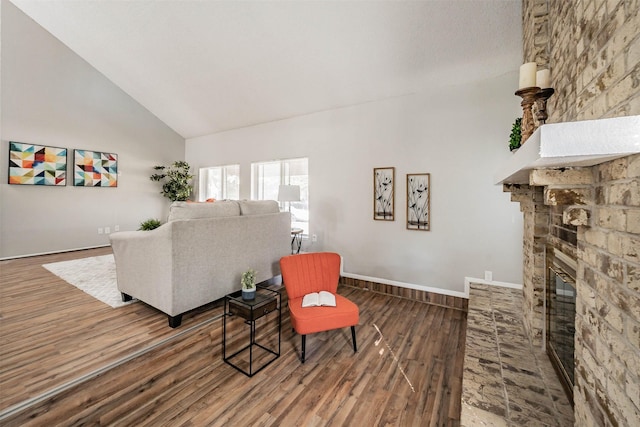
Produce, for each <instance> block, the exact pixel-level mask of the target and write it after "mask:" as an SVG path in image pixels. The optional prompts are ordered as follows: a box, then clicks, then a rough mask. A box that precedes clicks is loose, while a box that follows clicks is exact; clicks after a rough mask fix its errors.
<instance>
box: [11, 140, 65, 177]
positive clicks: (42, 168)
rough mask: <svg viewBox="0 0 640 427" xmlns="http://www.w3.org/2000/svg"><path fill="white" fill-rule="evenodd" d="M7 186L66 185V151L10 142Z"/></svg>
mask: <svg viewBox="0 0 640 427" xmlns="http://www.w3.org/2000/svg"><path fill="white" fill-rule="evenodd" d="M9 184H23V185H60V186H63V185H67V149H66V148H58V147H46V146H43V145H34V144H24V143H22V142H12V141H10V142H9Z"/></svg>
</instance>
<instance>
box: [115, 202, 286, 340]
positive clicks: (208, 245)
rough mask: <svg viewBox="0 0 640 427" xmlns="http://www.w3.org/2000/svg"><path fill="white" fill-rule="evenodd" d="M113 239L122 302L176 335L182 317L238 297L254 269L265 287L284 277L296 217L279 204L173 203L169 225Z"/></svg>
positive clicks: (121, 234) (116, 234) (129, 233)
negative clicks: (162, 319) (159, 316)
mask: <svg viewBox="0 0 640 427" xmlns="http://www.w3.org/2000/svg"><path fill="white" fill-rule="evenodd" d="M110 239H111V247H112V249H113V255H114V258H115V262H116V275H117V279H118V290H119V291H120V292H121V293H122V297H123V299H124V300H127V299H131V298H132V297H133V298H137V299H139V300H140V301H143V302H145V303H147V304H149V305H150V306H152V307H155V308H157V309H158V310H160V311H162V312H164V313H166V314H167V315H168V316H169V326H171V327H174V328H175V327H177V326H179V325H180V323H181V321H182V314H183V313H185V312H187V311H189V310H192V309H194V308H197V307H200V306H202V305H205V304H207V303H210V302H212V301H215V300H217V299H220V298H222V297H224V296H225V295H226V294H228V293H230V292H233V291H236V290H239V289H240V288H241V285H240V277H241V275H242V273H243V272H244V271H246V270H247V269H249V268H253V269H254V270H256V271H257V278H256V282H258V283H259V282H262V281H265V280H267V279H271V278H273V277H275V276H278V275H279V274H280V266H279V261H280V258H281V257H282V256H284V255H288V254H290V253H291V243H290V242H291V217H290V214H289V213H288V212H282V213H281V212H280V211H279V209H278V203H277V202H276V201H272V200H271V201H221V202H215V203H185V202H174V203H173V204H172V205H171V208H170V213H169V219H168V221H167V223H166V224H163V225H161V226H160V227H158V228H156V229H155V230H151V231H126V232H120V233H112V234H111V235H110Z"/></svg>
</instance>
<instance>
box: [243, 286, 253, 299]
mask: <svg viewBox="0 0 640 427" xmlns="http://www.w3.org/2000/svg"><path fill="white" fill-rule="evenodd" d="M255 298H256V289H255V288H253V289H243V290H242V299H243V300H245V301H253V300H254V299H255Z"/></svg>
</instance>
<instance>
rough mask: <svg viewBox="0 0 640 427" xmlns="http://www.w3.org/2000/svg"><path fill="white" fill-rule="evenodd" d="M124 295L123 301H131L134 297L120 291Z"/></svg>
mask: <svg viewBox="0 0 640 427" xmlns="http://www.w3.org/2000/svg"><path fill="white" fill-rule="evenodd" d="M120 294H121V295H122V302H127V301H131V300H132V299H133V297H132V296H131V295H128V294H125V293H124V292H120Z"/></svg>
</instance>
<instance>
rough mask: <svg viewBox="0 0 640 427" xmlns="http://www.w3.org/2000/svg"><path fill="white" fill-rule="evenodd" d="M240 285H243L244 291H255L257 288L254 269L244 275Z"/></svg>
mask: <svg viewBox="0 0 640 427" xmlns="http://www.w3.org/2000/svg"><path fill="white" fill-rule="evenodd" d="M240 283H242V289H246V290H251V289H254V288H255V287H256V271H255V270H254V269H253V268H250V269H248V270H247V271H245V272H244V273H242V279H241V280H240Z"/></svg>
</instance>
